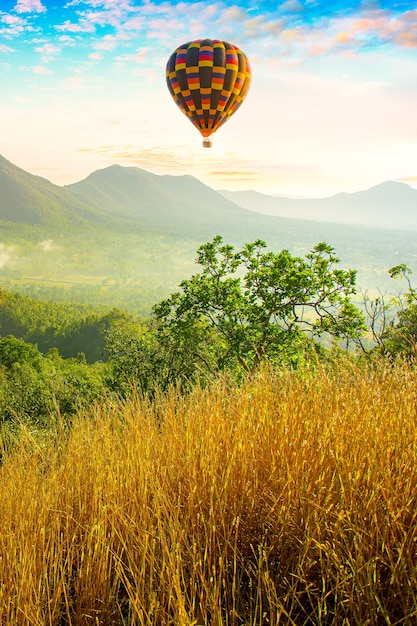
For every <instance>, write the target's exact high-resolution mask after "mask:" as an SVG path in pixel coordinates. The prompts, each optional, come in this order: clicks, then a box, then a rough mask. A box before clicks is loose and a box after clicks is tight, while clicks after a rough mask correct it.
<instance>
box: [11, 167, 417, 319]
mask: <svg viewBox="0 0 417 626" xmlns="http://www.w3.org/2000/svg"><path fill="white" fill-rule="evenodd" d="M398 185H399V186H398ZM224 193H226V192H224ZM228 193H229V194H231V195H230V196H229V197H225V196H224V195H222V194H221V193H219V192H216V191H214V190H213V189H211V188H210V187H208V186H207V185H204V184H203V183H202V182H200V181H199V180H197V179H196V178H193V177H192V176H188V175H184V176H160V175H156V174H152V173H150V172H148V171H146V170H143V169H139V168H135V167H121V166H119V165H113V166H111V167H107V168H104V169H101V170H98V171H96V172H93V173H92V174H90V175H89V176H88V177H87V178H85V179H84V180H81V181H79V182H77V183H74V184H72V185H66V186H64V187H59V186H57V185H53V184H52V183H50V182H49V181H47V180H46V179H44V178H40V177H38V176H33V175H32V174H29V173H28V172H25V171H24V170H21V169H20V168H18V167H17V166H15V165H13V164H12V163H10V162H9V161H7V160H6V159H4V158H2V157H0V283H1V282H2V283H6V284H9V281H11V283H12V284H13V286H14V288H19V287H20V288H21V289H22V290H23V291H24V293H28V289H30V293H32V292H33V291H35V292H36V293H40V292H39V291H38V290H39V289H40V288H42V289H43V293H44V294H45V289H50V293H51V298H52V299H54V300H55V301H57V298H59V297H61V296H62V297H63V298H64V297H65V298H69V297H70V292H71V293H72V294H74V295H73V296H71V300H72V301H77V302H88V303H98V302H103V301H104V300H103V298H104V297H105V301H106V303H111V306H119V307H120V306H124V305H125V304H126V301H127V299H128V298H130V299H131V300H130V301H131V302H134V304H132V307H133V306H134V307H136V306H140V307H141V308H140V310H143V308H144V307H143V302H144V300H145V299H146V303H147V304H146V307H148V308H150V306H152V304H154V303H155V302H157V301H158V300H159V299H160V298H161V297H164V296H165V295H167V294H168V293H169V292H170V291H172V290H173V289H175V288H176V286H177V285H178V284H179V282H180V281H181V280H182V279H183V278H186V277H187V276H189V275H190V274H191V273H192V272H195V271H196V266H195V257H196V250H197V248H198V247H199V246H200V245H201V244H202V243H204V242H206V241H210V240H211V239H212V238H213V237H214V236H215V235H221V236H222V237H223V239H224V241H225V242H227V243H230V244H232V245H234V246H241V245H242V244H243V243H245V242H253V241H255V240H256V239H259V238H260V239H263V240H264V241H266V242H267V244H268V247H269V248H270V249H275V250H282V249H283V248H286V249H288V250H290V252H291V253H292V254H297V255H304V254H306V253H307V252H308V251H309V250H311V248H312V247H313V246H314V245H315V244H317V243H319V242H322V241H325V242H327V243H329V244H330V245H331V246H333V247H334V249H335V251H336V254H337V256H338V257H340V259H341V261H342V266H343V267H350V268H353V269H356V270H358V286H359V287H360V288H377V287H378V288H382V289H385V288H387V289H389V288H390V286H389V281H390V279H389V277H388V275H387V270H388V269H389V268H390V267H393V266H394V265H398V264H399V263H405V264H407V265H408V266H409V267H410V268H411V269H412V270H413V272H417V237H416V236H415V235H416V233H415V222H413V216H414V214H415V205H414V204H413V202H411V204H407V202H410V201H409V200H408V199H407V198H409V196H410V194H411V198H414V193H416V192H415V191H414V190H412V189H411V188H409V187H408V186H407V185H401V184H399V183H384V184H383V185H380V186H378V187H377V188H373V189H370V190H368V192H361V194H338V196H335V197H334V198H329V199H324V200H323V201H322V200H307V201H305V202H306V203H307V204H306V206H307V207H308V210H309V212H308V213H303V214H302V215H303V216H304V217H305V216H306V215H307V216H309V217H310V219H309V220H306V219H295V217H294V213H297V212H296V211H295V212H294V211H292V212H291V213H290V214H291V215H292V217H280V216H276V215H268V214H264V213H262V212H260V211H263V212H267V211H268V210H269V211H270V212H274V211H276V207H277V203H278V204H279V206H282V207H287V208H288V206H291V207H294V206H298V205H297V204H296V205H294V204H293V203H294V202H296V203H297V202H298V201H297V200H288V199H285V198H273V197H268V196H263V195H262V194H257V193H255V192H241V193H240V194H238V192H235V193H232V192H228ZM237 194H238V195H237ZM352 196H356V200H357V202H358V203H359V206H360V207H362V208H360V210H359V214H358V211H357V207H356V208H355V206H354V203H353V198H352ZM229 198H233V199H234V201H232V200H231V199H229ZM242 198H243V200H245V201H247V206H246V207H242V206H239V204H237V201H239V202H241V203H242V202H243V200H242ZM248 198H249V199H251V202H250V203H249V200H248ZM387 198H388V199H389V203H388V200H387ZM252 200H253V202H252ZM333 202H338V203H339V209H336V208H334V207H335V206H336V205H335V204H332V203H333ZM366 202H368V205H367V206H368V208H367V209H366V207H365V204H366ZM384 202H387V203H388V204H387V206H388V205H389V206H390V207H391V208H390V209H389V210H390V211H391V213H392V214H394V213H395V216H396V219H397V220H398V221H397V223H396V224H395V226H396V228H395V229H394V228H388V227H387V228H381V227H379V228H375V227H373V228H371V227H369V226H364V225H362V224H355V223H342V220H344V222H348V221H349V220H352V221H353V220H354V219H361V220H362V222H363V221H364V219H365V218H364V216H365V215H366V216H367V217H366V219H368V221H371V222H372V220H373V222H374V223H375V222H376V223H377V224H378V226H381V224H382V218H381V215H382V213H381V206H382V205H383V204H384ZM280 203H281V204H280ZM288 203H290V204H288ZM322 203H324V208H323V207H322V206H321V205H322ZM361 203H362V204H361ZM364 203H365V204H364ZM300 206H301V205H300ZM343 206H344V207H348V208H345V209H343V211H344V210H346V211H347V213H346V215H343V214H342V213H341V212H342V208H343ZM384 206H385V205H384ZM254 207H257V210H254ZM332 207H333V208H332ZM340 207H342V208H340ZM365 209H366V210H365ZM413 209H414V211H413ZM326 211H328V212H330V213H331V215H330V217H329V221H319V218H320V217H322V219H324V217H325V216H326V215H328V213H327V214H326ZM338 211H339V213H338ZM372 211H374V214H372ZM378 211H379V213H378ZM407 211H408V213H407ZM299 214H300V215H301V213H299ZM386 214H388V209H386V213H384V215H386ZM335 215H338V216H339V218H340V223H332V222H331V221H330V219H333V220H334V219H335ZM378 215H379V218H378V217H376V216H378ZM406 215H409V222H406V221H405V216H406ZM370 216H371V217H370ZM371 218H372V219H371ZM399 224H404V228H405V229H404V230H400V229H399ZM413 228H414V230H413ZM394 288H395V287H394ZM399 288H401V285H400V286H399ZM139 299H140V300H141V304H140V305H138V301H139ZM115 303H117V304H115Z"/></svg>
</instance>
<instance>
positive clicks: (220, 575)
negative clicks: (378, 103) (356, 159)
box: [0, 236, 417, 626]
mask: <svg viewBox="0 0 417 626" xmlns="http://www.w3.org/2000/svg"><path fill="white" fill-rule="evenodd" d="M197 266H198V267H197V268H196V271H195V273H194V274H193V275H192V276H191V277H190V278H185V279H184V280H183V281H182V282H181V283H180V285H179V288H178V290H177V291H174V292H172V293H171V294H170V295H169V296H167V297H165V298H164V299H162V300H161V301H160V302H158V303H157V304H156V305H154V306H153V308H152V313H151V315H149V316H147V317H143V316H135V315H133V314H132V313H130V312H126V311H123V310H119V309H116V308H109V307H103V305H100V306H99V305H95V306H92V305H86V304H79V305H75V304H74V305H68V304H62V303H51V302H46V301H45V302H43V301H42V300H40V299H35V298H30V297H28V296H24V295H22V294H17V293H13V292H11V291H7V290H1V291H0V300H1V307H0V420H1V425H2V430H1V466H0V475H1V481H0V498H1V501H2V507H1V510H0V524H1V527H2V529H3V533H2V534H1V536H0V560H1V565H0V572H1V580H2V584H1V585H0V620H1V622H2V623H5V624H6V623H7V624H17V625H20V624H21V625H22V626H23V625H27V624H36V625H39V626H41V625H42V624H49V625H51V626H61V625H62V624H88V623H96V624H105V625H108V626H110V625H118V626H123V625H126V624H129V625H132V626H133V625H136V624H144V625H145V624H148V625H151V624H152V625H161V626H162V625H166V624H175V625H179V626H183V625H184V626H191V625H193V626H200V625H203V624H204V625H208V624H213V625H216V626H217V625H218V626H220V625H223V624H233V625H242V626H243V625H244V624H245V625H246V624H250V625H253V626H255V625H259V626H260V625H262V626H263V625H267V624H285V625H297V626H298V625H306V626H307V625H310V624H317V625H330V624H340V625H342V624H357V625H359V624H365V623H367V624H371V625H375V626H379V624H400V623H403V624H412V623H414V621H415V619H416V617H417V608H416V607H417V597H416V593H415V589H416V588H417V576H416V568H415V558H416V554H415V545H416V541H417V535H416V528H417V525H416V523H415V522H416V519H415V518H416V510H417V509H416V506H415V505H416V502H417V480H416V479H417V475H416V470H415V467H416V464H415V458H416V450H417V431H416V418H417V412H416V411H417V408H416V407H417V403H416V402H415V390H416V383H417V380H416V368H415V359H416V336H417V292H416V289H415V287H414V286H413V283H412V275H411V272H410V270H409V268H408V267H407V266H406V265H405V264H399V265H396V266H394V267H392V268H391V269H390V272H389V274H390V276H391V279H392V280H393V281H395V280H397V281H398V283H396V284H398V286H399V288H398V295H397V296H396V297H395V298H392V297H388V296H387V295H386V294H384V293H382V292H380V293H379V294H378V295H377V296H372V297H371V296H369V297H368V296H366V295H365V296H364V299H363V302H362V306H361V307H358V306H356V304H355V303H354V302H353V299H354V298H355V297H356V295H357V294H356V271H355V270H352V269H343V268H342V267H341V266H340V261H339V259H338V258H337V256H336V254H335V251H334V249H333V248H332V247H331V246H330V245H329V244H327V243H324V242H322V243H319V244H317V245H315V246H314V247H313V248H312V249H311V251H310V252H308V253H307V254H305V255H304V256H297V255H293V254H291V253H290V252H289V251H288V250H285V249H284V250H281V251H280V252H272V251H270V250H269V249H268V248H267V246H266V244H265V242H264V241H262V240H255V241H254V242H252V243H246V244H244V245H243V246H241V247H239V248H236V247H234V246H233V245H231V244H228V243H225V242H224V241H223V239H222V238H221V237H220V236H216V237H214V238H213V239H212V240H211V241H209V242H207V243H205V244H203V245H201V246H200V247H199V249H198V251H197Z"/></svg>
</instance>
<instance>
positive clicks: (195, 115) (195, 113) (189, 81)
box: [166, 39, 251, 148]
mask: <svg viewBox="0 0 417 626" xmlns="http://www.w3.org/2000/svg"><path fill="white" fill-rule="evenodd" d="M250 79H251V71H250V67H249V61H248V59H247V58H246V56H245V54H244V53H243V52H242V51H241V50H239V48H238V47H237V46H234V45H233V44H231V43H227V41H220V40H219V39H197V40H196V41H189V42H188V43H185V44H183V45H182V46H179V47H178V48H177V49H176V50H175V52H173V54H171V56H170V57H169V59H168V63H167V66H166V80H167V85H168V89H169V91H170V93H171V95H172V97H173V98H174V100H175V102H176V103H177V105H178V106H179V108H180V109H181V111H182V112H183V113H185V115H187V117H188V118H189V119H190V120H191V122H192V123H193V124H194V126H196V128H198V130H199V131H200V133H201V134H202V135H203V137H204V141H203V146H204V147H206V148H209V147H210V146H211V141H210V139H209V137H210V135H212V134H213V133H215V132H216V130H217V129H218V128H220V126H221V125H222V124H224V122H226V120H228V119H229V118H230V116H231V115H233V113H234V112H235V111H236V110H237V109H238V108H239V106H240V105H241V104H242V102H243V100H244V99H245V97H246V94H247V92H248V89H249V85H250Z"/></svg>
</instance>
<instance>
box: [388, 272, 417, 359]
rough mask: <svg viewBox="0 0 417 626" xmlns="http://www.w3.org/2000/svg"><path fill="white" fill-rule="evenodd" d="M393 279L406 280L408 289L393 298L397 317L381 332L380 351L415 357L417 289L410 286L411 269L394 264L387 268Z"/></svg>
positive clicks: (416, 341)
mask: <svg viewBox="0 0 417 626" xmlns="http://www.w3.org/2000/svg"><path fill="white" fill-rule="evenodd" d="M389 273H390V276H391V277H392V278H395V279H398V278H400V279H403V280H406V282H407V285H408V289H407V291H406V293H405V294H400V295H399V296H398V297H397V298H396V299H395V304H396V306H397V307H398V312H397V317H396V319H395V320H393V321H392V322H391V323H390V324H389V326H388V327H387V328H386V329H385V330H384V333H383V334H382V351H383V353H385V354H389V355H397V354H401V355H404V356H406V357H412V358H416V357H417V290H416V289H415V288H414V287H413V286H412V284H411V280H410V275H411V270H410V269H409V268H408V267H407V266H406V265H404V264H401V265H396V266H395V267H392V268H391V269H390V270H389Z"/></svg>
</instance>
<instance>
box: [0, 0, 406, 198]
mask: <svg viewBox="0 0 417 626" xmlns="http://www.w3.org/2000/svg"><path fill="white" fill-rule="evenodd" d="M199 37H211V38H220V39H224V40H226V41H229V42H232V43H234V44H236V45H238V46H239V47H240V48H241V49H242V50H243V51H244V52H245V53H246V55H247V56H248V57H249V59H250V61H251V67H252V72H253V79H252V85H251V89H250V92H249V94H248V96H247V99H246V101H245V102H244V104H243V105H242V107H241V108H240V109H239V111H238V112H237V113H236V115H235V116H234V117H233V118H232V119H231V120H230V121H229V122H227V124H225V125H224V126H223V127H222V128H221V129H220V130H219V131H218V132H217V133H216V134H215V135H214V136H213V148H212V149H211V150H203V148H202V147H201V137H200V135H199V134H198V132H197V131H196V130H195V129H194V128H193V126H192V125H191V124H190V122H189V121H188V120H187V119H186V118H185V116H183V115H182V114H181V112H180V111H179V110H178V109H177V107H176V105H175V104H174V103H173V102H172V100H171V98H170V95H169V93H168V90H167V88H166V85H165V64H166V61H167V58H168V57H169V55H170V54H171V52H172V51H173V50H174V49H175V48H176V46H177V45H179V44H181V43H184V42H186V41H189V40H191V39H196V38H199ZM0 81H1V92H0V154H2V155H3V156H5V157H6V158H8V159H9V160H11V161H12V162H14V163H15V164H17V165H19V166H20V167H22V168H24V169H26V170H28V171H30V172H32V173H35V174H39V175H41V176H44V177H45V178H48V179H49V180H51V181H52V182H54V183H56V184H66V183H71V182H75V181H77V180H80V179H82V178H84V177H85V176H87V175H88V174H89V173H91V172H92V171H93V170H95V169H99V168H102V167H106V166H108V165H111V164H112V163H119V164H121V165H127V166H128V165H134V166H137V167H142V168H145V169H147V170H149V171H152V172H154V173H157V174H192V175H194V176H196V177H197V178H199V179H200V180H202V181H203V182H205V183H207V184H208V185H210V186H211V187H213V188H215V189H222V188H223V189H249V188H250V189H256V190H258V191H262V192H265V193H276V194H283V195H301V196H314V197H321V196H328V195H332V194H334V193H337V192H339V191H356V190H359V189H365V188H367V187H370V186H372V185H374V184H378V183H379V182H382V181H384V180H402V181H404V182H408V183H409V184H411V185H413V186H415V187H417V115H416V111H417V10H416V8H415V3H414V4H412V3H411V2H405V1H399V2H387V1H381V2H356V3H352V2H346V1H344V0H343V1H340V2H333V3H331V6H329V3H328V2H323V1H317V2H314V1H308V0H284V2H281V3H280V2H273V3H272V2H269V1H268V2H266V1H265V0H249V1H245V2H242V1H240V0H237V1H236V2H223V1H216V0H214V2H213V1H208V0H201V1H199V2H190V1H184V2H179V3H175V2H170V1H169V0H164V1H152V0H145V1H139V0H86V1H81V0H70V1H69V2H61V1H60V0H2V2H1V5H0Z"/></svg>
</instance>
